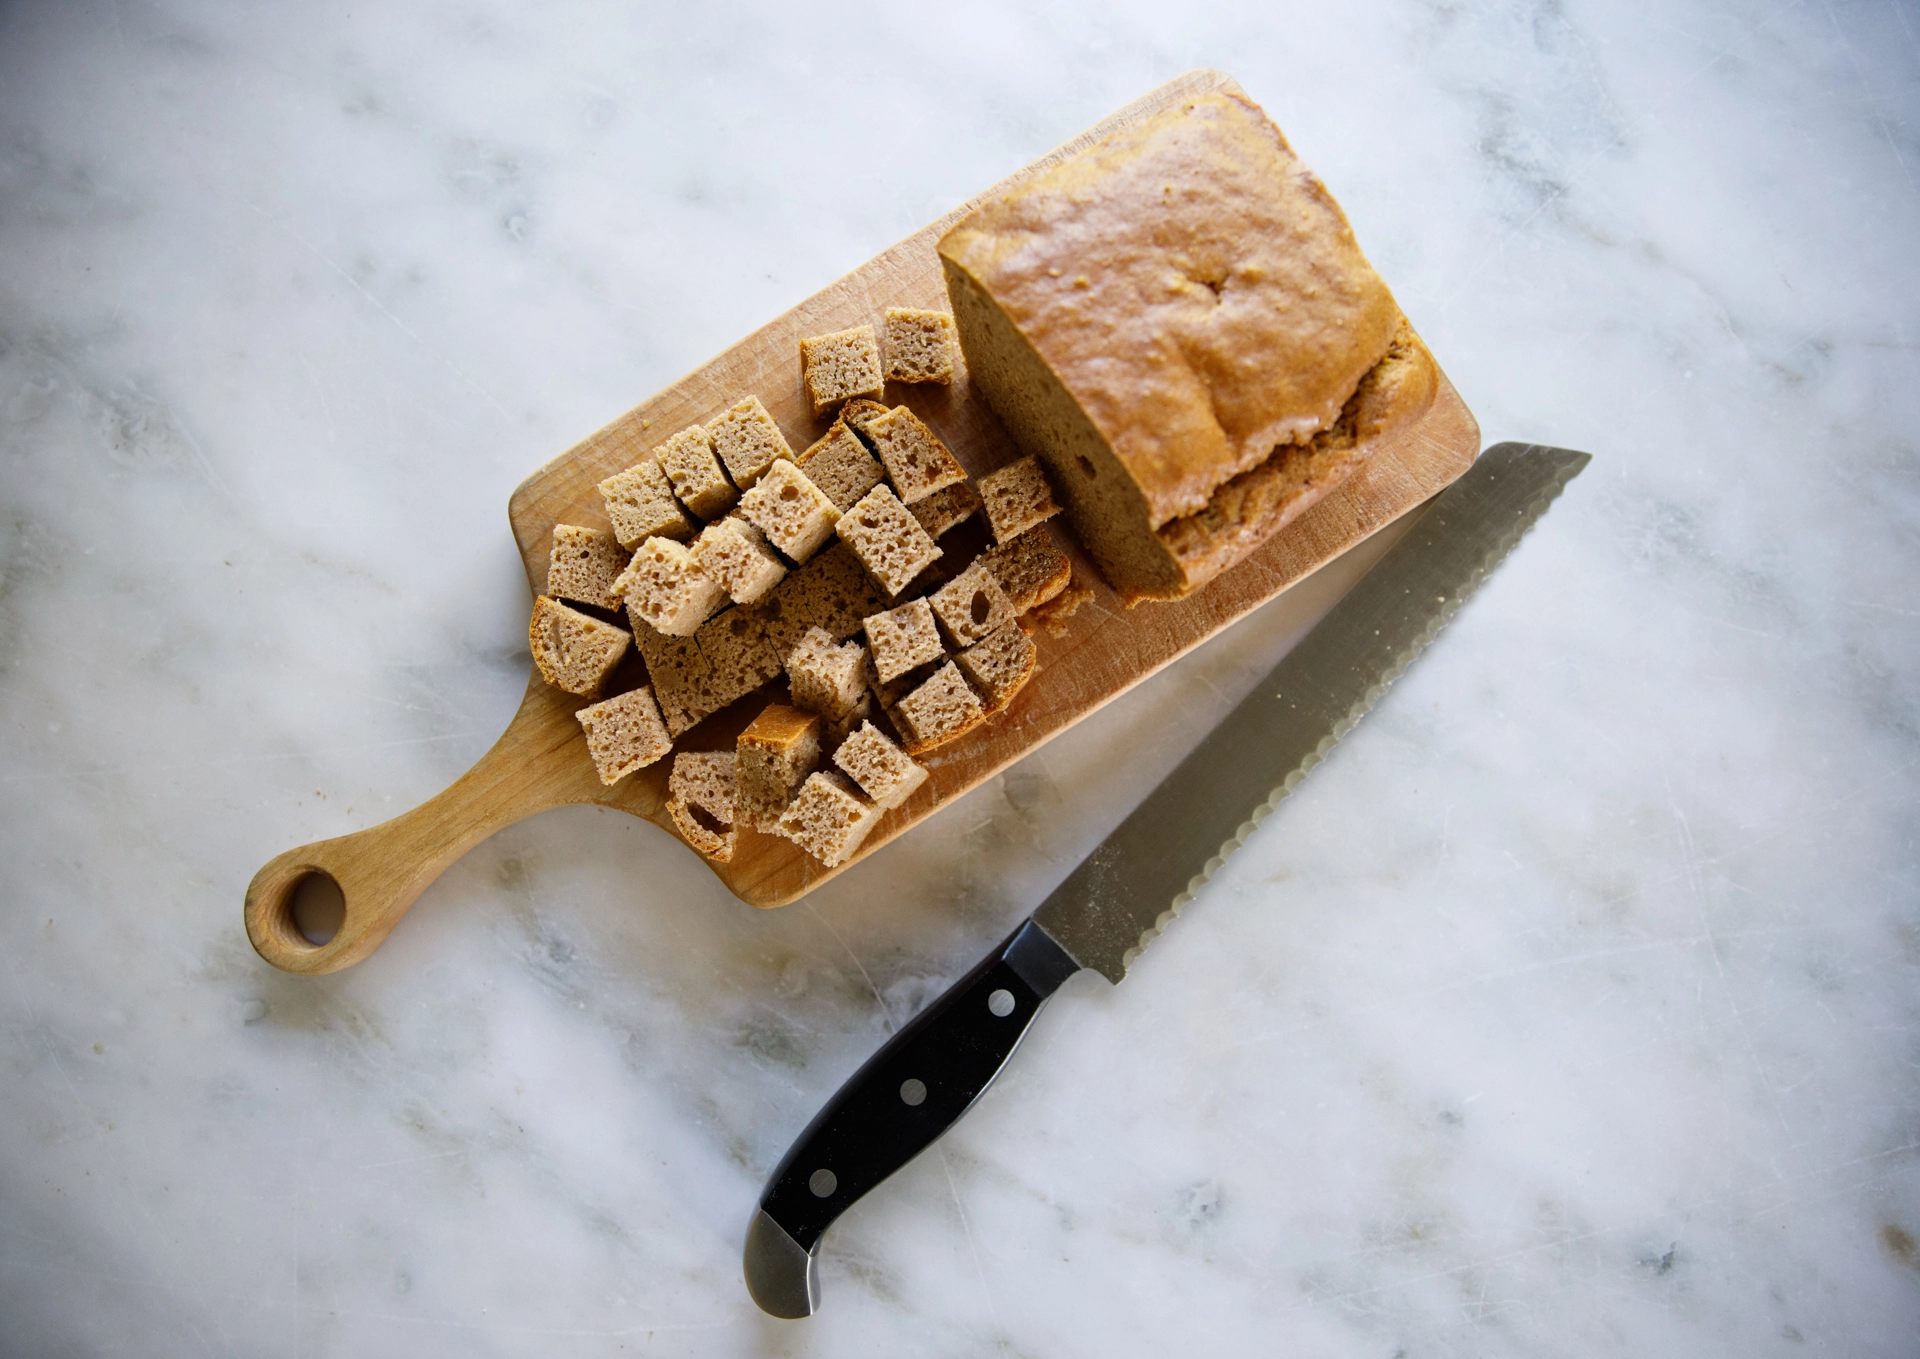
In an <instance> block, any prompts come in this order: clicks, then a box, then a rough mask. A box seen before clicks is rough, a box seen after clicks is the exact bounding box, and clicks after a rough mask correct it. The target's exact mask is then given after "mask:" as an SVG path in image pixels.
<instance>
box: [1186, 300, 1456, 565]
mask: <svg viewBox="0 0 1920 1359" xmlns="http://www.w3.org/2000/svg"><path fill="white" fill-rule="evenodd" d="M1439 373H1440V370H1439V368H1438V367H1437V366H1436V365H1435V364H1434V361H1433V355H1432V354H1431V353H1429V352H1428V350H1427V347H1426V345H1425V344H1424V343H1422V342H1421V340H1420V337H1419V336H1418V335H1416V334H1414V332H1413V327H1412V326H1410V325H1408V324H1407V322H1406V321H1405V320H1404V319H1402V320H1401V322H1400V328H1399V330H1398V331H1396V332H1395V334H1394V338H1393V343H1392V344H1391V345H1389V346H1388V348H1387V352H1386V355H1385V356H1384V357H1382V358H1381V360H1380V362H1379V363H1377V364H1375V365H1374V366H1373V367H1372V368H1371V369H1369V370H1368V372H1367V374H1366V376H1365V377H1363V378H1361V379H1360V384H1359V386H1358V387H1356V388H1355V389H1354V392H1353V395H1352V396H1351V397H1350V398H1349V399H1348V401H1347V403H1346V405H1345V407H1343V408H1342V410H1341V412H1340V417H1339V418H1338V419H1337V420H1335V421H1334V423H1333V425H1332V427H1331V428H1329V429H1324V430H1322V431H1321V432H1320V433H1319V434H1316V435H1315V436H1314V437H1313V438H1312V439H1311V440H1309V441H1308V442H1306V443H1304V444H1288V445H1286V446H1285V447H1282V448H1277V449H1275V450H1274V451H1273V454H1272V456H1270V457H1269V458H1268V459H1267V460H1266V461H1265V462H1263V463H1261V464H1260V465H1259V466H1257V467H1254V468H1252V469H1251V470H1249V471H1246V472H1242V473H1241V474H1240V475H1239V476H1237V477H1235V478H1234V479H1233V480H1231V481H1229V482H1228V483H1227V484H1226V485H1224V486H1222V487H1221V488H1220V489H1219V490H1217V491H1215V492H1214V493H1213V497H1212V498H1211V499H1210V500H1209V501H1208V502H1207V505H1206V507H1205V508H1204V509H1202V510H1201V511H1200V512H1199V513H1198V514H1191V515H1187V516H1185V517H1184V518H1181V519H1176V520H1174V521H1173V522H1172V523H1170V524H1167V525H1165V526H1163V527H1162V528H1161V529H1160V530H1159V536H1160V541H1161V542H1162V543H1163V544H1165V545H1166V548H1167V550H1168V551H1169V552H1171V553H1172V554H1173V557H1174V559H1175V560H1176V561H1178V562H1179V563H1180V566H1181V568H1182V569H1183V570H1184V572H1185V573H1186V578H1187V588H1188V589H1190V590H1197V589H1199V588H1200V587H1201V586H1202V585H1205V584H1206V583H1207V582H1208V581H1210V580H1212V579H1213V578H1214V577H1215V576H1217V575H1219V574H1220V573H1221V572H1222V571H1224V570H1225V569H1226V568H1227V567H1229V566H1231V565H1233V564H1234V563H1235V562H1237V561H1239V560H1240V558H1242V557H1244V556H1246V555H1247V553H1249V552H1251V551H1252V550H1253V549H1254V548H1256V547H1258V546H1259V545H1260V544H1261V543H1263V542H1265V541H1266V540H1267V539H1268V538H1269V537H1271V536H1272V535H1273V534H1275V533H1277V532H1278V531H1279V530H1281V529H1283V528H1285V527H1286V526H1287V525H1288V524H1290V523H1292V522H1293V521H1294V520H1295V519H1298V518H1299V517H1300V516H1301V515H1303V514H1305V513H1306V512H1307V511H1308V510H1309V509H1310V508H1312V507H1313V506H1314V505H1315V504H1317V503H1318V502H1319V501H1320V500H1322V499H1323V498H1325V497H1326V496H1327V495H1328V494H1329V493H1331V492H1332V491H1333V489H1334V488H1335V487H1336V486H1338V485H1339V484H1340V483H1341V482H1343V481H1345V480H1346V479H1347V477H1348V476H1349V475H1350V474H1351V473H1352V472H1353V470H1354V469H1355V468H1357V467H1358V466H1359V465H1360V464H1361V463H1362V462H1364V461H1365V460H1366V456H1367V454H1368V452H1369V451H1370V450H1371V445H1372V443H1373V441H1374V440H1375V439H1377V438H1378V437H1379V436H1380V435H1382V434H1384V433H1386V432H1388V431H1389V430H1392V429H1394V428H1396V427H1397V426H1400V425H1402V424H1405V423H1407V422H1408V421H1411V420H1414V419H1417V418H1418V417H1419V416H1421V415H1422V414H1424V413H1425V411H1426V409H1427V407H1428V406H1430V405H1432V404H1433V398H1434V394H1435V392H1436V391H1437V390H1438V389H1439Z"/></svg>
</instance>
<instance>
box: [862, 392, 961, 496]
mask: <svg viewBox="0 0 1920 1359" xmlns="http://www.w3.org/2000/svg"><path fill="white" fill-rule="evenodd" d="M865 432H866V434H867V435H868V437H870V438H871V439H872V440H873V447H874V451H875V452H877V453H879V455H880V461H881V462H883V463H885V464H886V467H887V477H888V479H889V480H891V481H892V482H893V489H894V491H895V492H896V493H897V494H898V495H899V497H900V501H901V503H902V504H906V505H911V504H913V503H914V502H915V501H917V500H924V499H926V498H927V497H928V496H930V495H932V494H933V493H934V492H935V491H938V490H942V489H944V488H946V487H948V486H952V485H954V484H955V483H957V482H963V481H965V480H966V479H967V469H966V468H964V467H962V466H961V465H960V463H959V462H958V460H956V459H955V458H954V456H953V454H952V453H950V452H948V451H947V446H946V445H945V444H943V443H941V442H940V436H939V435H937V434H935V433H934V432H933V431H932V430H930V429H928V428H927V426H926V423H925V422H924V421H922V420H921V419H920V417H919V416H917V415H915V414H914V413H913V412H912V411H910V410H908V409H907V408H906V407H905V406H895V407H894V408H893V409H892V410H890V411H888V412H887V413H886V414H885V415H882V416H876V417H875V418H874V419H872V420H870V421H869V422H868V423H867V427H866V431H865Z"/></svg>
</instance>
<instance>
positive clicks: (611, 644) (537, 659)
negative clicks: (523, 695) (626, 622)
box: [527, 595, 633, 698]
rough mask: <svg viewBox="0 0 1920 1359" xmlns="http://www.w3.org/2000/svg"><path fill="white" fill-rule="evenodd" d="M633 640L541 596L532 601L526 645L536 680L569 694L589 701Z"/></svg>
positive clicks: (621, 629) (596, 620)
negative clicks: (530, 654) (537, 674)
mask: <svg viewBox="0 0 1920 1359" xmlns="http://www.w3.org/2000/svg"><path fill="white" fill-rule="evenodd" d="M632 640H633V639H632V638H631V637H629V636H628V635H627V630H626V629H625V628H617V627H615V626H614V625H613V624H611V623H602V622H601V621H600V620H599V619H598V618H594V617H591V616H589V615H587V614H584V613H581V612H580V611H579V610H578V609H569V608H568V607H567V606H566V605H564V604H559V603H556V602H555V601H553V600H551V599H548V598H547V597H546V596H545V595H541V596H540V597H539V598H538V599H536V600H534V601H533V617H532V618H531V619H530V620H529V621H528V623H527V646H528V648H529V649H531V650H532V652H533V663H534V665H535V666H537V667H538V668H539V670H540V678H542V679H544V680H545V681H546V682H547V683H548V684H551V685H552V686H553V687H554V688H556V689H560V690H564V691H565V692H566V693H569V694H579V695H580V696H582V697H583V698H591V697H592V696H593V695H595V694H597V693H599V692H600V686H601V685H602V684H604V683H606V680H607V676H608V675H609V674H611V673H612V672H613V667H614V666H616V665H618V664H619V663H620V658H621V657H622V656H624V655H626V654H627V645H628V643H630V642H631V641H632Z"/></svg>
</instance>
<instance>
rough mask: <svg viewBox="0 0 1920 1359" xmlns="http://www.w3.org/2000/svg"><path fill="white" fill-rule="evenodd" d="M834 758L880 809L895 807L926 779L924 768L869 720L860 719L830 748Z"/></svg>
mask: <svg viewBox="0 0 1920 1359" xmlns="http://www.w3.org/2000/svg"><path fill="white" fill-rule="evenodd" d="M833 762H834V763H835V764H837V765H839V766H840V767H841V768H842V769H844V770H846V772H847V776H848V777H849V778H851V779H852V780H853V781H854V782H855V783H857V784H859V785H860V791H861V792H863V793H865V794H866V795H867V796H868V797H870V798H872V799H873V802H874V805H875V806H877V807H880V808H881V809H882V810H886V809H890V808H893V807H898V806H899V805H900V804H901V803H903V802H905V801H906V800H907V799H908V798H909V797H910V796H912V794H913V790H914V789H916V788H918V787H919V786H920V785H921V784H923V783H925V782H926V781H927V771H926V770H924V769H922V768H921V767H920V766H919V765H917V764H915V763H914V762H913V761H912V759H910V758H909V757H908V755H907V753H906V752H905V751H903V750H901V749H900V747H899V746H896V745H895V744H894V743H893V742H891V741H889V740H888V739H887V738H886V736H885V735H883V734H882V733H881V731H880V729H879V728H878V727H876V726H874V725H873V723H871V722H862V723H861V724H860V729H859V730H858V731H855V732H854V733H852V734H851V735H850V736H848V737H847V739H846V740H844V741H842V742H841V743H840V748H839V749H838V750H836V751H834V752H833Z"/></svg>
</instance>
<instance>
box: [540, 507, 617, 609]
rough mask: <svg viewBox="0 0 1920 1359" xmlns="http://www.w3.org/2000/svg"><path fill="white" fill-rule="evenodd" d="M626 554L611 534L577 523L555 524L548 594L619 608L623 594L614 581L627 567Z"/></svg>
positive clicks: (605, 607)
mask: <svg viewBox="0 0 1920 1359" xmlns="http://www.w3.org/2000/svg"><path fill="white" fill-rule="evenodd" d="M626 567H627V554H626V553H625V552H624V551H622V550H621V547H620V544H619V543H617V542H615V541H614V538H613V535H612V534H611V533H601V532H599V531H598V530H596V529H590V528H580V527H578V526H577V525H574V524H555V525H554V526H553V548H552V550H551V551H549V552H548V553H547V591H546V592H547V593H548V594H549V595H551V596H553V597H554V598H555V599H571V600H576V601H578V602H579V603H581V604H592V605H594V606H595V607H596V608H602V609H618V608H619V607H620V596H619V595H617V594H615V593H614V592H613V583H614V581H616V580H618V579H619V578H620V573H621V572H622V571H624V570H626Z"/></svg>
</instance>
